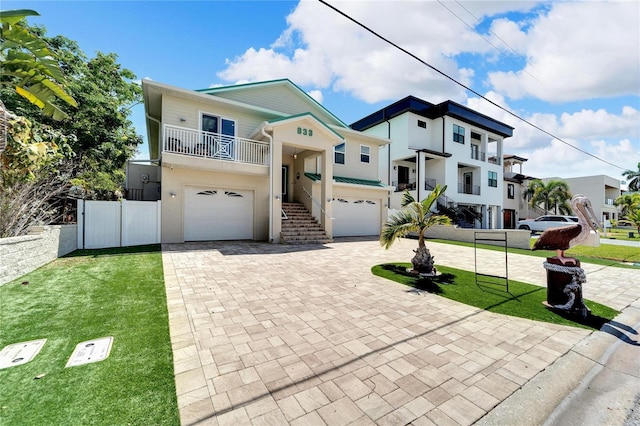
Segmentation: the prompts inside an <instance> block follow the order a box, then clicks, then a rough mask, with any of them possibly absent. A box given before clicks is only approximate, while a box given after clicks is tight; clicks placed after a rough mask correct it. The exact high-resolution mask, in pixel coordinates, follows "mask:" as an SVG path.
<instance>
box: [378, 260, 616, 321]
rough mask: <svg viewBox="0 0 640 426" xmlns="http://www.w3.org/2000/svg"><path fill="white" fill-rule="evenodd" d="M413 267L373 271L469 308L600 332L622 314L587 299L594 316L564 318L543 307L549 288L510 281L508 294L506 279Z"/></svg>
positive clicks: (382, 267) (390, 266)
mask: <svg viewBox="0 0 640 426" xmlns="http://www.w3.org/2000/svg"><path fill="white" fill-rule="evenodd" d="M409 267H411V264H410V263H389V264H383V265H376V266H374V267H373V268H372V269H371V272H372V273H373V274H374V275H377V276H380V277H383V278H387V279H389V280H392V281H395V282H398V283H401V284H404V285H408V286H411V287H415V288H418V289H421V290H426V291H428V292H431V293H434V294H437V295H439V296H442V297H446V298H447V299H451V300H455V301H457V302H460V303H464V304H466V305H470V306H475V307H477V308H480V309H485V310H487V311H490V312H495V313H499V314H504V315H510V316H514V317H520V318H527V319H531V320H535V321H543V322H549V323H554V324H563V325H570V326H574V327H582V328H595V329H598V330H599V329H600V328H601V327H602V325H603V324H605V323H606V322H608V321H610V320H612V319H613V318H614V317H615V316H616V315H618V314H619V312H618V311H616V310H614V309H611V308H609V307H607V306H604V305H601V304H599V303H595V302H591V301H588V300H585V304H586V305H587V307H588V308H589V309H591V315H590V316H589V317H588V318H587V319H586V320H580V319H579V318H577V317H574V316H569V315H561V314H559V313H558V312H556V311H552V310H550V309H547V308H546V307H545V306H544V305H543V304H542V302H543V301H545V300H546V299H547V289H546V288H545V287H539V286H535V285H532V284H526V283H522V282H519V281H512V280H509V292H508V293H507V291H506V288H505V286H504V280H501V279H493V278H491V277H486V276H483V277H482V280H480V281H481V282H479V283H478V284H476V279H475V274H474V273H473V272H469V271H463V270H460V269H455V268H448V267H445V266H437V269H438V271H439V272H440V273H441V275H440V276H438V277H435V278H417V277H415V276H414V275H412V274H409V273H406V272H405V271H406V268H409Z"/></svg>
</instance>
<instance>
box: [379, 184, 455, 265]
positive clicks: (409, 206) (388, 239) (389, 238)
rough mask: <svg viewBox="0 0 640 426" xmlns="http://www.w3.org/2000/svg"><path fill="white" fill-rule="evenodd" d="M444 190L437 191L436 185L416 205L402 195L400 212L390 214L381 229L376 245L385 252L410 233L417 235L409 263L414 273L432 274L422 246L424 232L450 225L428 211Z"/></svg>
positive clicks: (425, 251)
mask: <svg viewBox="0 0 640 426" xmlns="http://www.w3.org/2000/svg"><path fill="white" fill-rule="evenodd" d="M446 190H447V186H446V185H445V186H443V187H441V186H440V185H439V184H438V185H436V187H435V188H434V189H433V191H431V194H429V196H428V197H426V198H425V199H424V200H422V201H417V200H416V199H415V198H414V197H413V196H412V195H411V194H410V193H409V191H405V192H404V194H403V196H402V209H401V210H400V211H399V212H397V213H395V214H393V215H392V216H391V217H390V218H389V220H388V221H387V222H385V223H384V225H383V226H382V231H381V232H380V244H381V245H382V246H384V247H385V248H386V249H388V248H390V247H391V246H392V245H393V243H394V242H395V241H396V240H397V239H398V238H400V237H404V236H406V235H407V234H409V233H411V232H416V233H417V234H418V249H417V250H414V252H415V253H416V255H415V256H414V257H413V259H411V263H412V264H413V269H414V270H415V271H418V272H426V273H431V272H432V270H433V257H432V256H431V253H430V252H429V249H427V247H426V245H425V243H424V233H425V231H426V230H427V229H429V228H430V227H432V226H433V225H448V224H450V223H451V219H449V218H448V217H447V216H445V215H441V214H437V213H436V212H434V211H433V210H431V208H432V206H433V205H434V203H435V202H436V201H437V200H438V198H440V197H441V196H442V195H443V194H444V192H445V191H446Z"/></svg>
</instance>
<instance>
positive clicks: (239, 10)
mask: <svg viewBox="0 0 640 426" xmlns="http://www.w3.org/2000/svg"><path fill="white" fill-rule="evenodd" d="M329 3H330V4H331V5H333V6H335V7H336V8H338V9H340V10H342V11H344V12H345V13H347V14H349V15H350V16H352V17H353V18H355V19H357V20H358V21H360V22H362V23H364V24H365V25H367V26H369V27H370V28H372V29H373V30H375V31H376V32H378V33H380V34H381V35H383V36H384V37H386V38H388V39H390V40H392V41H393V42H395V43H397V44H399V45H401V46H402V47H403V48H405V49H407V50H409V51H411V52H412V53H414V54H416V55H418V56H419V57H420V58H421V59H423V60H425V61H427V62H428V63H430V64H432V65H433V66H435V67H437V68H438V69H440V70H442V71H443V72H445V73H447V74H449V75H451V76H452V77H453V78H455V79H456V80H458V81H461V82H463V83H464V84H466V85H467V86H470V87H472V88H473V89H474V90H475V91H477V92H479V93H481V94H482V95H484V96H486V97H488V98H490V99H491V100H492V101H494V102H496V103H498V104H500V105H502V106H504V107H506V108H508V109H509V110H511V111H513V112H515V113H516V114H518V115H520V116H522V117H524V118H526V119H527V120H529V121H531V122H533V123H535V124H536V125H537V126H540V127H542V128H543V129H545V130H547V131H548V132H550V133H552V134H553V135H556V136H558V137H559V138H562V139H563V140H564V141H566V142H568V143H570V144H573V145H575V146H578V147H580V148H581V149H583V150H585V151H588V152H590V153H592V154H593V155H595V156H598V157H600V158H603V159H605V160H607V161H608V162H610V163H613V164H615V165H617V166H619V167H621V168H622V169H634V170H635V169H636V167H637V163H638V162H639V161H640V2H637V1H613V2H606V1H555V2H537V1H507V0H503V1H462V0H461V1H458V0H446V1H445V0H443V1H437V0H436V1H374V0H368V1H346V2H345V1H342V2H338V1H329ZM21 8H30V9H34V10H36V11H38V12H39V13H40V15H41V16H39V17H32V18H30V19H29V22H30V23H31V24H38V25H44V26H45V27H46V28H47V34H48V35H51V36H53V35H58V34H60V35H64V36H66V37H68V38H70V39H72V40H75V41H77V42H78V44H79V45H80V48H81V49H82V50H83V51H84V52H85V53H86V54H87V55H88V56H89V57H93V56H94V55H95V52H96V51H102V52H105V53H108V52H114V53H116V54H117V55H118V58H119V62H120V63H121V64H122V66H123V67H125V68H128V69H130V70H132V71H133V72H134V73H135V74H136V75H137V76H138V78H140V79H141V78H150V79H152V80H155V81H158V82H161V83H165V84H170V85H175V86H178V87H181V88H186V89H199V88H205V87H209V86H213V85H229V84H234V83H237V82H241V83H243V82H250V81H261V80H271V79H275V78H289V79H291V80H292V81H293V82H294V83H296V84H297V85H298V86H300V87H301V88H302V89H304V90H305V91H307V92H308V93H309V94H310V95H311V96H313V97H314V98H315V99H316V100H318V101H319V102H321V103H322V104H323V105H324V106H325V107H326V108H327V109H328V110H329V111H331V112H332V113H334V114H335V115H336V116H338V117H339V118H340V119H342V120H343V121H344V122H346V123H351V122H354V121H356V120H358V119H359V118H362V117H364V116H366V115H368V114H370V113H371V112H374V111H375V110H377V109H379V108H381V107H383V106H385V105H387V104H389V103H392V102H394V101H396V100H398V99H400V98H403V97H405V96H407V95H414V96H417V97H420V98H422V99H425V100H427V101H430V102H434V103H435V102H441V101H444V100H447V99H451V100H454V101H456V102H459V103H461V104H464V105H467V106H469V107H471V108H473V109H476V110H478V111H480V112H482V113H484V114H487V115H490V116H492V117H494V118H496V119H499V120H501V121H504V122H505V123H507V124H509V125H511V126H513V127H515V131H514V136H513V137H512V138H510V139H507V141H506V146H505V152H506V153H511V154H517V155H520V156H523V157H525V158H528V159H529V161H528V162H527V163H525V165H524V168H523V172H524V173H526V174H530V175H533V176H536V177H553V176H557V177H575V176H586V175H594V174H606V175H609V176H612V177H615V178H619V179H620V178H621V172H622V171H623V170H622V169H620V168H617V167H614V166H611V165H608V164H606V163H604V162H601V161H598V160H597V159H594V158H592V157H589V156H586V155H584V154H582V153H580V152H578V151H576V150H573V149H571V148H570V147H568V146H567V145H566V144H564V143H562V142H559V141H557V140H556V141H554V140H553V138H551V137H549V136H548V135H545V134H543V133H541V132H539V131H537V130H535V129H533V128H532V127H530V126H528V125H527V124H525V123H523V122H521V121H518V120H517V119H514V118H513V117H511V116H509V115H508V114H506V113H505V112H504V111H501V110H499V109H497V108H495V107H493V106H491V105H490V104H489V103H488V102H486V101H484V100H483V99H481V98H478V97H477V96H475V95H474V94H472V93H470V92H467V91H465V90H464V89H462V88H461V87H459V86H457V85H456V84H454V83H452V82H450V81H448V80H446V79H444V78H443V77H441V76H440V75H438V74H437V73H435V72H433V71H432V70H430V69H428V68H426V67H425V66H424V65H421V64H420V63H418V62H417V61H416V60H414V59H411V58H409V57H408V56H406V55H405V54H403V53H401V52H399V51H397V50H396V49H394V48H392V47H390V46H388V45H386V44H385V43H383V42H381V41H380V40H378V39H377V38H376V37H374V36H373V35H371V34H369V33H367V32H366V31H364V30H362V29H361V28H359V27H358V26H357V25H355V24H354V23H352V22H349V21H348V20H346V19H345V18H344V17H342V16H340V15H339V14H337V13H336V12H334V11H332V10H331V9H330V8H328V7H327V6H325V5H322V4H321V3H320V2H318V1H303V2H297V1H183V2H178V1H112V2H100V1H55V0H53V1H14V0H4V1H3V3H2V9H21ZM132 111H133V112H134V115H133V117H132V119H133V121H134V124H135V126H136V128H137V129H138V132H139V133H140V134H142V135H143V136H145V137H146V132H145V129H144V119H143V111H142V108H141V107H140V106H136V107H134V108H133V109H132ZM145 156H148V153H147V147H146V146H143V147H141V157H145Z"/></svg>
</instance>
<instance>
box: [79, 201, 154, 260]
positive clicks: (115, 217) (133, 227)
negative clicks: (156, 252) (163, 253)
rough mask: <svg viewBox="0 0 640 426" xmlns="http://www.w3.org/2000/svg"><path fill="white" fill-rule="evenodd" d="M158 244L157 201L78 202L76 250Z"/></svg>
mask: <svg viewBox="0 0 640 426" xmlns="http://www.w3.org/2000/svg"><path fill="white" fill-rule="evenodd" d="M159 242H160V201H128V200H122V202H120V201H84V200H78V248H84V249H98V248H109V247H126V246H139V245H144V244H157V243H159Z"/></svg>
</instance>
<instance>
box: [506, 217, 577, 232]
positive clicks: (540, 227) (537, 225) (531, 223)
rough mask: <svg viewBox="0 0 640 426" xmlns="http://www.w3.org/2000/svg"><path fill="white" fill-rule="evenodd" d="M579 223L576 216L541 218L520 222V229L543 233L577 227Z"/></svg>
mask: <svg viewBox="0 0 640 426" xmlns="http://www.w3.org/2000/svg"><path fill="white" fill-rule="evenodd" d="M576 223H578V218H577V217H576V216H556V215H547V216H540V217H539V218H536V219H525V220H520V221H518V229H525V230H530V231H532V232H543V231H544V230H545V229H547V228H557V227H560V226H567V225H575V224H576Z"/></svg>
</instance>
